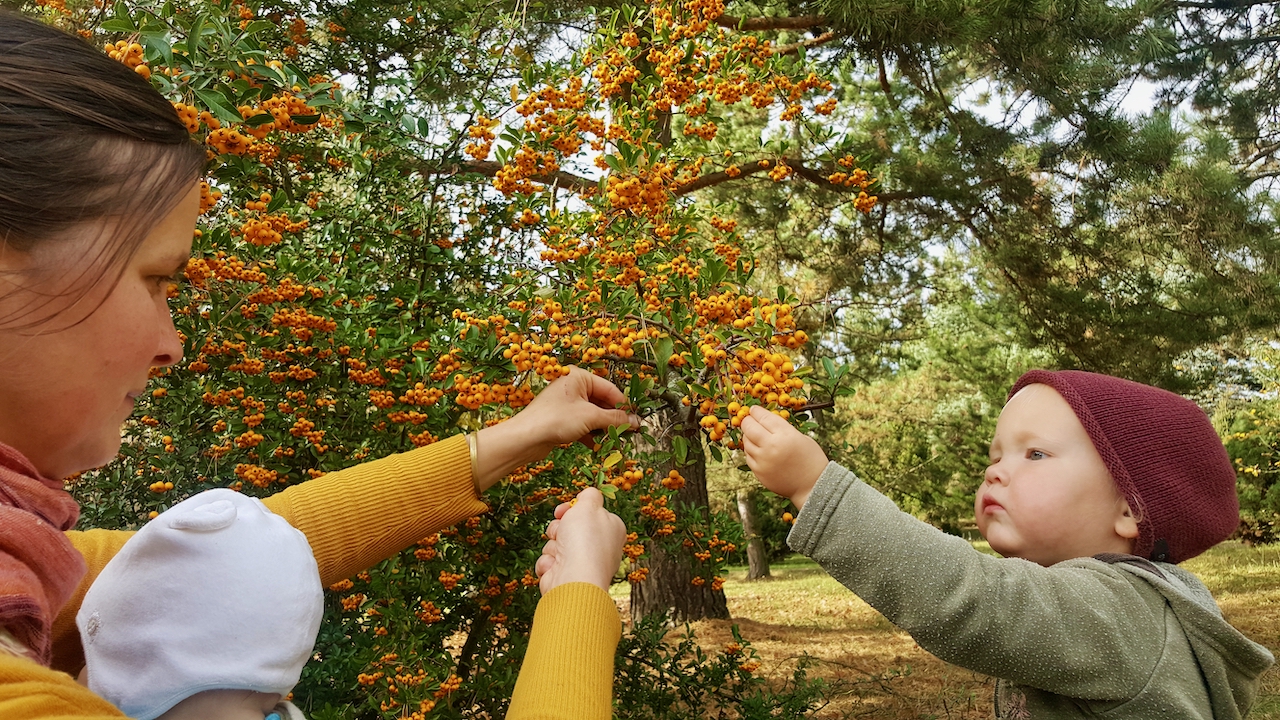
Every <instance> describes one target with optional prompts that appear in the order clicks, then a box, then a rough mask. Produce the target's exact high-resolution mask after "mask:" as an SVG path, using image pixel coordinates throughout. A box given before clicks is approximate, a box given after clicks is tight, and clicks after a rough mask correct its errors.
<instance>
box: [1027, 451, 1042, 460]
mask: <svg viewBox="0 0 1280 720" xmlns="http://www.w3.org/2000/svg"><path fill="white" fill-rule="evenodd" d="M1044 458H1045V454H1044V453H1042V452H1040V451H1039V450H1028V451H1027V459H1028V460H1043V459H1044Z"/></svg>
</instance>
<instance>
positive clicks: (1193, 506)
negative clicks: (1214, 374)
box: [974, 370, 1239, 566]
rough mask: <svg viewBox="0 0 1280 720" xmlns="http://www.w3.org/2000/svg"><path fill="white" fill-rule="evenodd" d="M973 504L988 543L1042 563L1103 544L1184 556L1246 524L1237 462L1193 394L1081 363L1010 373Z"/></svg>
mask: <svg viewBox="0 0 1280 720" xmlns="http://www.w3.org/2000/svg"><path fill="white" fill-rule="evenodd" d="M974 511H975V512H976V514H977V520H978V529H979V530H980V531H981V532H982V535H983V537H985V538H986V539H987V541H988V542H990V543H991V547H992V549H994V550H996V551H997V552H999V553H1000V554H1001V555H1004V556H1006V557H1020V558H1024V559H1026V560H1030V561H1032V562H1036V563H1039V564H1040V565H1045V566H1048V565H1052V564H1054V563H1057V562H1061V561H1063V560H1069V559H1071V558H1076V557H1089V556H1092V555H1097V554H1100V553H1129V554H1133V555H1138V556H1141V557H1144V558H1149V559H1152V560H1159V561H1164V562H1173V563H1178V562H1182V561H1183V560H1187V559H1189V558H1192V557H1195V556H1196V555H1199V554H1200V553H1202V552H1204V551H1205V550H1207V549H1209V548H1210V547H1212V546H1213V545H1215V544H1217V543H1219V542H1221V541H1223V540H1225V539H1227V538H1228V537H1230V535H1231V533H1233V532H1234V531H1235V529H1236V526H1237V525H1238V523H1239V501H1238V499H1237V498H1236V481H1235V471H1234V470H1233V469H1232V467H1231V461H1230V459H1229V458H1228V457H1227V453H1226V450H1224V449H1223V447H1222V441H1221V440H1220V439H1219V438H1218V436H1217V434H1216V433H1215V432H1214V430H1213V426H1212V424H1210V422H1209V419H1208V418H1207V417H1206V416H1205V414H1204V412H1203V411H1202V410H1201V409H1200V408H1199V407H1198V406H1197V405H1196V404H1195V403H1193V402H1191V401H1190V400H1187V399H1185V398H1183V397H1180V396H1178V395H1175V394H1174V393H1171V392H1168V391H1166V390H1161V389H1159V388H1154V387H1151V386H1149V385H1142V384H1140V383H1135V382H1132V381H1129V380H1122V379H1120V378H1114V377H1110V376H1107V375H1097V374H1094V373H1087V372H1080V371H1074V370H1064V371H1059V372H1050V371H1046V370H1033V371H1031V372H1028V373H1026V374H1025V375H1023V376H1022V377H1021V378H1019V379H1018V381H1017V382H1016V383H1014V386H1013V389H1012V390H1010V391H1009V401H1008V403H1007V404H1006V405H1005V408H1004V411H1003V412H1001V413H1000V420H999V421H998V422H997V424H996V433H995V437H994V438H992V441H991V463H990V465H989V466H988V468H987V472H986V477H985V480H984V482H983V484H982V486H981V487H980V488H979V489H978V494H977V499H976V501H975V507H974Z"/></svg>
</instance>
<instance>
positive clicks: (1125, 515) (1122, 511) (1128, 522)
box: [1115, 498, 1138, 541]
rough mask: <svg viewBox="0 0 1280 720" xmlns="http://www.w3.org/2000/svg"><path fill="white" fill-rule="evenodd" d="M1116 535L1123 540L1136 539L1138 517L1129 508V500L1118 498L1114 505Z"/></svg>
mask: <svg viewBox="0 0 1280 720" xmlns="http://www.w3.org/2000/svg"><path fill="white" fill-rule="evenodd" d="M1115 529H1116V535H1119V536H1120V537H1122V538H1124V539H1125V540H1129V541H1133V540H1136V539H1138V518H1137V516H1136V515H1135V514H1134V512H1133V510H1132V509H1130V508H1129V501H1128V500H1125V499H1124V498H1120V500H1119V502H1118V504H1117V506H1116V526H1115Z"/></svg>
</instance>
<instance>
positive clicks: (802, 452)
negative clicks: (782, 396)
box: [742, 405, 827, 508]
mask: <svg viewBox="0 0 1280 720" xmlns="http://www.w3.org/2000/svg"><path fill="white" fill-rule="evenodd" d="M742 449H743V450H744V451H745V452H746V455H747V466H748V467H750V468H751V472H753V473H755V475H756V479H757V480H759V481H760V484H761V485H764V486H765V487H766V488H768V489H770V490H772V491H773V492H775V493H777V494H779V495H781V496H783V497H786V498H790V499H791V502H792V503H794V504H795V506H796V508H801V507H804V502H805V500H808V499H809V493H810V492H812V491H813V486H814V485H816V484H818V478H819V477H820V476H821V475H822V471H823V470H825V469H826V467H827V455H826V453H824V452H822V448H821V447H819V446H818V443H817V442H815V441H814V439H813V438H811V437H809V436H808V435H805V434H804V433H802V432H800V431H799V430H797V429H795V428H794V427H792V426H791V423H788V422H787V421H786V420H783V419H782V418H780V417H778V416H777V415H774V414H773V413H771V412H769V411H768V410H765V409H764V408H762V407H760V406H759V405H756V406H753V407H752V408H751V414H750V415H748V416H747V417H746V418H744V419H743V420H742Z"/></svg>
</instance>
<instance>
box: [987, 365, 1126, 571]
mask: <svg viewBox="0 0 1280 720" xmlns="http://www.w3.org/2000/svg"><path fill="white" fill-rule="evenodd" d="M974 512H975V513H976V514H977V520H978V530H979V531H981V532H982V536H983V537H985V538H986V539H987V542H989V543H991V548H992V549H993V550H995V551H996V552H998V553H1000V554H1001V555H1004V556H1005V557H1020V558H1023V559H1026V560H1030V561H1032V562H1034V563H1038V564H1040V565H1044V566H1046V567H1047V566H1049V565H1053V564H1054V563H1058V562H1062V561H1063V560H1070V559H1071V558H1077V557H1089V556H1092V555H1096V554H1098V553H1104V552H1117V553H1127V552H1129V551H1130V550H1131V548H1132V540H1133V538H1136V537H1137V536H1138V525H1137V522H1136V521H1135V520H1134V518H1133V517H1132V516H1131V515H1130V514H1129V506H1128V503H1126V502H1125V500H1124V498H1122V497H1121V496H1120V493H1119V492H1118V491H1117V490H1116V487H1115V483H1114V482H1113V481H1112V480H1111V474H1110V473H1109V472H1107V467H1106V465H1105V464H1103V462H1102V458H1101V457H1100V456H1099V455H1098V451H1097V450H1096V449H1095V448H1094V446H1093V443H1092V442H1091V441H1090V440H1089V435H1088V434H1087V433H1086V432H1085V430H1084V426H1082V425H1081V424H1080V421H1079V419H1077V418H1076V416H1075V413H1074V412H1072V411H1071V406H1070V405H1068V404H1067V401H1066V400H1064V399H1063V398H1062V396H1061V395H1059V394H1058V392H1057V391H1056V390H1054V389H1053V388H1051V387H1049V386H1048V385H1042V384H1035V385H1028V386H1027V387H1025V388H1023V389H1022V390H1020V391H1019V392H1018V393H1017V394H1016V395H1014V396H1013V397H1012V398H1010V400H1009V402H1008V404H1007V405H1005V407H1004V411H1003V412H1001V413H1000V420H999V421H998V422H997V423H996V434H995V437H994V438H992V440H991V464H990V465H989V466H988V467H987V472H986V477H985V479H984V481H983V483H982V486H981V487H979V488H978V496H977V499H976V501H975V503H974Z"/></svg>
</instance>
